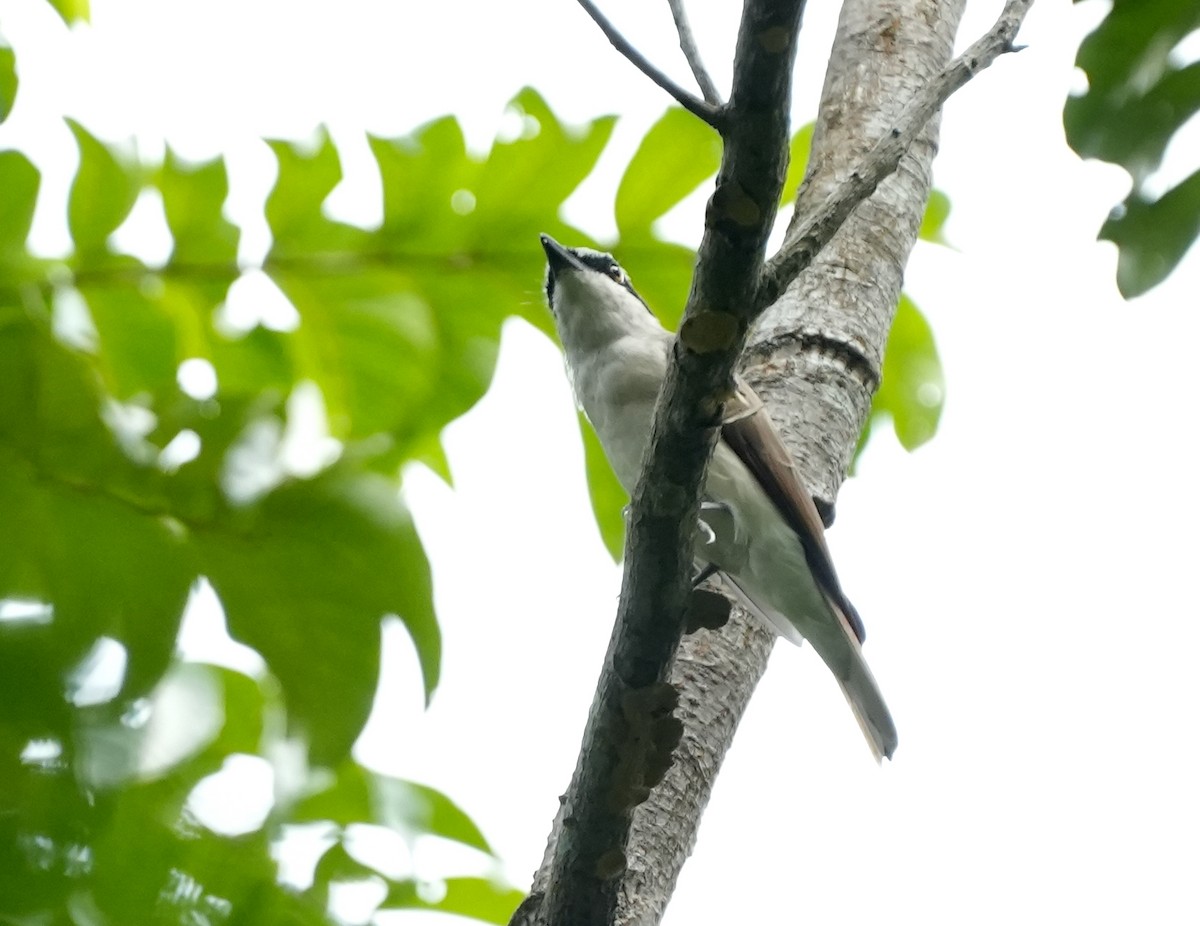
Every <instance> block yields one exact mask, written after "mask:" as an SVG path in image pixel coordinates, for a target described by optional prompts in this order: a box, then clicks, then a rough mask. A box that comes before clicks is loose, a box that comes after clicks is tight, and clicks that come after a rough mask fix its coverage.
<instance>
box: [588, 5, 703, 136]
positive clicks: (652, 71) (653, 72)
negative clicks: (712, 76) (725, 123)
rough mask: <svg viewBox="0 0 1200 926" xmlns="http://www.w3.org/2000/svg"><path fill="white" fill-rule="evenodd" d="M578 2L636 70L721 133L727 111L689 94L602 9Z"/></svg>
mask: <svg viewBox="0 0 1200 926" xmlns="http://www.w3.org/2000/svg"><path fill="white" fill-rule="evenodd" d="M578 3H579V5H580V6H581V7H583V8H584V10H585V11H586V12H587V14H588V16H590V17H592V19H593V21H594V22H595V23H596V25H597V26H599V27H600V31H601V32H603V33H604V35H605V38H607V39H608V40H609V42H611V43H612V46H613V48H615V49H616V50H617V51H619V52H620V53H621V54H622V55H624V56H625V57H626V58H628V59H629V60H630V61H631V62H632V63H633V66H634V67H636V68H637V69H638V70H639V71H641V72H642V73H643V74H645V75H646V76H647V77H649V78H650V79H651V80H652V81H654V83H656V84H658V86H660V87H662V89H663V90H666V91H667V93H669V94H670V95H671V96H672V97H673V98H674V99H675V102H676V103H678V104H679V105H680V106H682V107H683V108H684V109H686V110H687V111H688V112H690V113H691V114H692V115H694V116H696V117H697V118H699V119H700V120H702V121H704V122H707V123H708V124H709V125H711V126H712V127H713V128H714V129H716V130H717V131H720V130H721V122H722V120H723V118H724V110H723V109H722V108H721V107H720V106H714V105H712V104H711V103H709V102H706V101H705V100H701V99H699V98H697V97H695V96H693V95H692V94H690V93H688V92H687V91H686V90H684V89H683V88H682V87H681V86H679V84H677V83H675V81H673V80H671V78H670V77H668V76H667V75H666V74H664V73H663V72H662V71H660V70H659V69H658V68H656V67H655V66H654V65H653V64H651V63H650V61H649V60H647V58H646V56H645V55H643V54H642V53H641V52H640V51H638V50H637V49H636V48H634V47H633V45H632V44H630V42H629V40H628V39H627V38H625V36H623V35H621V33H620V32H619V31H617V27H616V26H614V25H613V24H612V23H611V22H610V21H609V19H608V17H606V16H605V15H604V14H603V13H601V12H600V10H599V8H598V7H597V6H596V4H594V3H592V2H591V0H578ZM689 63H690V59H689Z"/></svg>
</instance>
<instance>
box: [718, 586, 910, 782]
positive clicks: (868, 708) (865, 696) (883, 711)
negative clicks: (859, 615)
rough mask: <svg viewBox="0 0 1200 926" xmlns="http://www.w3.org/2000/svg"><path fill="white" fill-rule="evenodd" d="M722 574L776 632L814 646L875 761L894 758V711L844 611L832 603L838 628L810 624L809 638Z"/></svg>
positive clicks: (744, 602)
mask: <svg viewBox="0 0 1200 926" xmlns="http://www.w3.org/2000/svg"><path fill="white" fill-rule="evenodd" d="M719 575H720V576H721V579H722V580H723V582H724V584H725V587H726V588H729V589H730V590H731V591H733V592H734V594H735V596H736V597H737V598H738V600H739V601H741V603H742V604H743V606H745V607H746V608H747V610H749V611H750V612H751V613H752V614H754V615H755V616H756V617H758V619H759V620H761V621H762V622H763V623H764V624H766V625H767V626H768V627H770V628H772V629H773V630H775V632H776V633H778V634H780V635H781V636H783V637H785V638H786V639H788V640H790V641H791V642H793V643H796V644H797V645H799V644H800V643H801V642H802V641H803V640H805V639H807V640H808V641H809V643H811V644H812V647H813V649H814V650H816V651H817V655H818V656H820V657H821V661H822V662H824V663H825V665H827V666H828V667H829V669H830V671H831V672H833V675H834V678H836V679H837V682H838V685H840V686H841V689H842V694H844V695H845V696H846V701H847V702H848V703H849V705H850V710H851V711H852V712H853V713H854V719H855V720H857V721H858V726H859V728H860V729H861V730H862V731H863V736H864V737H866V740H867V745H868V746H869V747H870V748H871V753H872V754H873V755H874V756H875V761H876V762H882V761H883V759H884V758H885V757H886V758H888V759H890V758H891V757H892V753H893V752H895V751H896V744H897V742H898V737H897V736H896V724H895V722H893V720H892V712H891V711H889V710H888V706H887V703H886V702H885V701H884V700H883V693H882V692H881V691H880V690H879V685H878V683H877V682H876V681H875V676H873V675H872V674H871V669H870V667H869V666H868V665H867V660H866V659H865V658H864V657H863V654H862V645H861V644H860V643H859V642H858V635H857V634H856V633H855V632H854V628H853V626H852V625H851V623H850V620H849V619H848V618H847V617H846V615H845V613H844V612H843V611H842V610H841V608H840V607H838V605H837V604H836V603H834V602H832V601H829V607H830V610H831V611H832V612H833V613H834V615H836V617H837V621H838V626H836V627H834V626H831V625H830V624H829V623H828V622H826V623H825V624H824V626H825V628H826V631H827V632H826V633H818V632H817V631H818V630H819V629H820V625H810V626H809V627H806V629H807V630H808V635H807V636H802V635H801V634H800V632H799V631H798V630H797V629H796V627H795V625H794V624H793V623H792V622H791V621H789V620H788V619H787V618H786V617H785V616H784V615H782V614H780V613H778V612H776V611H774V610H773V609H771V608H769V607H765V606H763V605H760V604H759V603H758V602H757V601H755V600H754V598H753V597H752V596H751V595H750V594H749V593H747V591H746V590H745V589H744V588H742V586H741V585H740V584H739V583H738V581H737V580H736V579H734V578H733V577H732V576H730V575H728V574H727V573H724V572H722V573H720V574H719ZM826 600H827V601H828V599H826Z"/></svg>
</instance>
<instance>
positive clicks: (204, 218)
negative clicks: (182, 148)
mask: <svg viewBox="0 0 1200 926" xmlns="http://www.w3.org/2000/svg"><path fill="white" fill-rule="evenodd" d="M157 185H158V189H159V191H160V192H161V193H162V198H163V209H164V211H165V212H166V217H167V226H168V227H169V228H170V229H171V236H172V237H173V238H174V239H175V247H174V250H173V251H172V252H171V263H172V264H201V265H212V264H222V263H224V264H227V265H228V270H227V273H228V278H227V279H226V283H227V284H228V282H230V281H232V280H233V279H234V278H235V277H236V276H237V247H238V230H237V228H236V227H235V226H234V225H233V223H232V222H230V221H229V220H228V219H227V218H225V216H224V215H222V213H221V209H222V207H223V206H224V204H225V198H226V197H227V196H228V195H229V178H228V176H227V175H226V172H225V162H224V161H223V160H222V159H220V158H217V159H215V160H212V161H208V162H207V163H205V164H197V165H189V164H187V163H185V162H184V161H182V160H180V159H179V158H178V157H177V156H176V155H175V152H173V151H172V150H170V149H169V148H168V149H167V156H166V160H164V162H163V165H162V168H161V169H160V170H159V172H158V177H157ZM214 269H215V268H214Z"/></svg>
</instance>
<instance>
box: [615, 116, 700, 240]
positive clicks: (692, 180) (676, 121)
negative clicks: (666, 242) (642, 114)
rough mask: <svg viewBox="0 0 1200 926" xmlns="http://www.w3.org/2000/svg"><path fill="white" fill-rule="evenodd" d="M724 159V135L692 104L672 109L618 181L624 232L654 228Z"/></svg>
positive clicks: (647, 136) (618, 211) (620, 221)
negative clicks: (694, 112) (694, 110)
mask: <svg viewBox="0 0 1200 926" xmlns="http://www.w3.org/2000/svg"><path fill="white" fill-rule="evenodd" d="M720 163H721V136H720V135H718V134H717V132H715V131H714V130H713V128H712V127H711V126H709V125H706V124H705V123H703V122H701V121H700V120H699V119H697V118H696V117H695V116H693V115H692V114H691V113H689V112H687V110H684V109H679V108H675V107H673V108H671V109H668V110H667V111H666V112H665V113H663V115H662V117H661V118H660V119H659V120H658V121H657V122H656V123H654V125H652V126H651V127H650V130H649V131H648V132H647V133H646V134H645V136H644V137H643V138H642V141H641V143H640V144H639V145H638V148H637V151H635V152H634V154H633V157H632V158H631V159H630V161H629V164H628V165H627V166H626V168H625V173H624V174H623V175H622V177H621V183H620V186H618V187H617V199H616V204H615V209H616V218H617V228H618V230H619V231H620V233H621V235H622V237H625V236H628V235H632V234H636V233H638V232H642V233H646V232H649V230H650V226H651V225H652V224H653V222H654V221H655V220H656V219H658V218H661V217H662V216H663V215H665V214H666V213H667V212H668V211H669V210H670V209H671V208H672V207H673V206H675V205H678V203H679V202H680V201H681V200H683V198H684V197H685V196H687V195H688V194H689V193H691V192H692V191H693V190H695V189H696V187H698V186H699V185H700V184H701V183H702V182H703V181H705V180H706V179H708V178H709V177H711V176H712V175H713V174H715V173H716V172H717V167H718V166H719V165H720Z"/></svg>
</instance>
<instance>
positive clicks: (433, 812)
mask: <svg viewBox="0 0 1200 926" xmlns="http://www.w3.org/2000/svg"><path fill="white" fill-rule="evenodd" d="M292 818H293V819H294V820H296V821H297V822H305V821H310V822H315V821H321V820H328V821H329V822H331V823H336V824H337V825H338V826H341V827H347V826H351V825H353V824H355V823H375V824H379V825H381V826H387V827H390V828H391V829H393V830H395V831H396V832H398V833H400V834H401V835H403V836H405V837H409V838H411V837H414V836H440V837H442V838H443V839H450V840H453V841H454V842H458V843H462V844H463V845H465V846H470V847H471V848H472V849H478V850H479V851H480V852H486V853H487V854H489V855H491V854H493V853H492V848H491V846H489V845H488V843H487V840H486V839H484V837H483V834H482V833H481V832H480V831H479V828H478V827H477V826H476V825H475V824H474V823H473V822H472V821H471V818H470V817H468V816H467V815H466V813H464V812H463V811H462V809H461V808H459V806H458V805H457V804H455V803H454V802H453V801H452V800H450V798H448V797H446V795H444V794H442V793H441V792H440V791H437V790H435V789H433V788H430V787H428V786H426V785H419V784H415V783H413V782H411V781H404V780H403V779H400V778H393V777H392V776H390V775H383V774H380V773H378V772H373V771H371V770H369V769H366V768H363V767H362V766H361V765H359V764H358V763H356V762H354V761H352V760H347V761H345V762H343V763H342V764H341V765H340V766H338V769H337V774H336V777H335V779H334V781H333V782H332V783H331V784H330V785H329V786H328V787H327V788H325V789H323V790H321V791H318V792H316V793H314V794H312V795H310V796H308V797H306V798H305V799H304V800H302V801H301V802H300V803H299V804H297V806H296V807H295V809H294V810H293V813H292Z"/></svg>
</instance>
